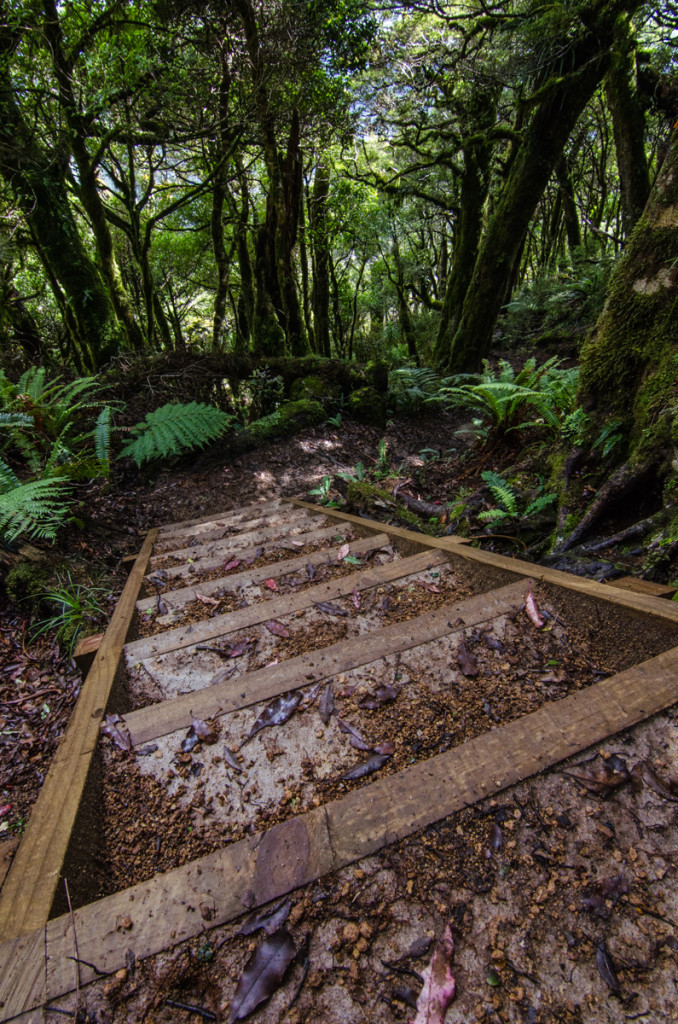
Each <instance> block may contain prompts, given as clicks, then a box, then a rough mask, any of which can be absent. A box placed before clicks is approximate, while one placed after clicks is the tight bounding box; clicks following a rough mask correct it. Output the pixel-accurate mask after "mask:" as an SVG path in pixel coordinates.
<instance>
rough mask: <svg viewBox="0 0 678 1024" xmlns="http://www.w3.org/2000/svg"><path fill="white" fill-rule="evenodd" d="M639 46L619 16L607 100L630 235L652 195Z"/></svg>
mask: <svg viewBox="0 0 678 1024" xmlns="http://www.w3.org/2000/svg"><path fill="white" fill-rule="evenodd" d="M636 78H637V75H636V46H635V38H634V33H633V28H632V25H631V19H630V18H629V16H628V15H627V14H623V15H620V17H619V18H618V20H617V24H616V26H615V45H614V49H613V53H612V60H611V62H610V68H609V70H608V72H607V75H606V78H605V98H606V100H607V105H608V107H609V110H610V113H611V114H612V128H613V132H614V146H615V152H616V155H617V169H618V171H619V182H620V185H621V201H622V226H623V229H624V235H626V236H628V235H629V234H630V233H631V230H632V228H633V225H634V224H635V223H636V221H637V220H638V218H639V217H640V215H641V213H642V212H643V208H644V206H645V203H646V202H647V198H648V196H649V194H650V172H649V169H648V166H647V157H646V154H645V115H644V113H643V108H642V106H641V102H640V99H639V96H638V86H637V81H636Z"/></svg>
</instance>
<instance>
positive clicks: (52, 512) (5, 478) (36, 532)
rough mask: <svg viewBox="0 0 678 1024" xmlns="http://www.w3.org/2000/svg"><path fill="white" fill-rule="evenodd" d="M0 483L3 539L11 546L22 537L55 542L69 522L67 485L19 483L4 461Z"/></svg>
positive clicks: (45, 481) (0, 532)
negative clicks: (60, 531)
mask: <svg viewBox="0 0 678 1024" xmlns="http://www.w3.org/2000/svg"><path fill="white" fill-rule="evenodd" d="M0 481H1V483H0V536H4V537H5V539H6V540H7V541H9V542H10V543H11V542H12V541H14V540H16V539H17V537H20V536H21V535H24V536H27V537H30V538H31V539H33V540H38V539H41V540H54V538H55V537H56V534H57V530H58V529H59V527H60V526H62V525H63V523H64V522H66V521H67V518H68V513H69V502H68V497H67V494H66V493H65V492H66V486H67V485H66V481H65V480H61V479H58V478H51V479H39V480H30V481H29V482H28V483H25V484H22V483H19V481H18V479H17V477H16V476H15V474H14V473H13V472H12V470H11V469H10V468H9V466H7V464H6V463H5V462H3V461H2V459H0Z"/></svg>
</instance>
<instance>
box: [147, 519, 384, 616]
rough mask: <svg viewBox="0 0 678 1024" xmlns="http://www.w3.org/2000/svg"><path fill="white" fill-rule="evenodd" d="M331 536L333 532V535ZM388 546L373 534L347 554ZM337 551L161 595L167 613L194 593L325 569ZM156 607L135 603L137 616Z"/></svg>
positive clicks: (152, 602) (351, 545) (149, 600)
mask: <svg viewBox="0 0 678 1024" xmlns="http://www.w3.org/2000/svg"><path fill="white" fill-rule="evenodd" d="M332 532H333V534H334V533H335V532H336V531H335V530H333V531H332ZM388 543H389V538H388V537H387V536H386V534H385V533H377V534H373V535H372V536H370V537H362V538H361V539H360V540H354V541H350V543H349V554H352V555H364V554H366V553H367V552H370V551H374V550H375V549H378V548H381V547H383V546H384V545H386V544H388ZM338 550H339V548H338V547H333V548H322V549H321V550H320V551H311V552H310V554H308V555H297V557H296V558H286V559H284V560H282V561H280V562H271V563H269V564H268V565H262V566H258V567H257V568H255V569H246V570H245V571H244V572H235V571H233V572H230V573H229V575H228V576H220V577H219V579H216V580H206V581H205V582H204V583H203V582H200V581H198V580H196V581H195V583H194V584H193V585H192V586H190V587H181V588H180V589H179V590H169V591H165V590H163V591H162V599H163V601H164V602H165V604H166V605H167V607H168V608H169V610H170V611H172V610H174V609H177V608H183V607H184V606H185V605H187V604H190V603H191V601H194V600H195V592H196V590H198V591H199V592H200V593H201V594H206V595H207V596H208V597H209V596H211V595H212V594H216V593H218V592H220V591H225V590H229V591H235V590H239V589H240V588H241V587H245V586H249V585H250V584H251V583H259V582H261V581H262V580H267V579H274V580H280V579H282V578H283V577H285V576H288V575H290V574H291V573H295V572H302V571H303V570H304V569H305V568H306V566H307V565H313V566H316V565H324V564H325V563H326V562H327V560H328V558H329V559H330V560H331V561H336V556H337V552H338ZM156 607H157V597H146V598H143V599H142V600H141V601H137V611H138V612H139V613H140V614H144V613H146V612H154V611H155V609H156Z"/></svg>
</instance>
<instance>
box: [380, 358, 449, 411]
mask: <svg viewBox="0 0 678 1024" xmlns="http://www.w3.org/2000/svg"><path fill="white" fill-rule="evenodd" d="M443 380H444V378H442V377H441V376H440V375H439V374H438V373H436V372H435V371H434V370H429V369H428V368H426V367H423V366H401V367H399V369H397V370H391V373H390V375H389V389H390V390H389V394H390V396H391V399H392V401H393V403H394V405H395V408H396V409H397V410H398V411H399V412H401V413H404V414H406V415H413V414H414V413H417V412H420V411H421V410H422V409H423V408H424V404H425V403H426V402H436V401H440V397H439V396H440V389H441V387H442V385H443Z"/></svg>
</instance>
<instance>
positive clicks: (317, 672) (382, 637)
mask: <svg viewBox="0 0 678 1024" xmlns="http://www.w3.org/2000/svg"><path fill="white" fill-rule="evenodd" d="M526 589H527V588H526V584H525V582H524V581H523V580H520V581H519V582H518V583H511V584H510V585H509V586H507V587H502V588H501V589H498V590H492V591H490V592H489V593H485V594H478V595H477V596H476V597H471V598H468V599H467V600H465V601H459V602H457V603H456V604H451V605H445V606H443V607H442V608H437V609H435V610H434V611H430V612H425V613H424V614H423V615H418V616H417V617H416V618H414V619H408V620H407V621H405V622H394V623H391V625H388V626H384V627H382V628H381V629H379V630H376V631H375V632H373V633H367V634H365V635H363V636H357V637H351V638H350V639H348V640H340V641H339V642H338V643H335V644H331V645H330V646H329V647H324V648H321V649H320V650H317V651H309V652H308V653H306V654H300V655H298V656H297V657H296V658H290V659H289V660H287V661H283V662H280V663H279V664H276V665H267V666H266V667H265V668H262V669H257V670H255V671H254V672H246V673H244V674H243V675H241V676H238V677H237V678H236V679H227V680H226V681H225V682H223V683H215V684H214V685H213V686H205V687H203V688H202V689H196V690H192V691H191V692H190V693H186V694H182V695H181V696H179V697H174V698H173V699H171V700H166V701H163V702H162V703H160V704H150V705H149V706H148V707H145V708H141V709H140V710H139V711H133V712H131V713H130V714H129V715H125V722H126V723H127V727H128V728H129V731H130V734H131V736H132V742H133V744H134V745H135V746H138V745H139V744H141V743H147V742H149V741H150V740H154V739H157V738H158V737H160V736H166V735H167V734H168V733H171V732H175V731H176V730H177V729H184V728H187V727H188V726H189V725H190V723H191V718H192V717H193V716H194V715H195V717H197V718H211V717H212V716H213V715H225V714H228V713H229V712H231V711H237V710H238V709H239V708H244V707H249V706H250V705H251V704H257V703H259V701H262V700H268V699H269V698H271V697H276V696H278V695H279V694H281V693H286V692H287V691H288V690H296V689H299V687H301V686H308V684H309V682H319V681H320V680H322V679H327V678H329V677H330V676H334V675H337V674H338V673H340V672H348V671H350V670H351V669H354V668H360V667H361V666H362V665H368V664H369V663H370V662H373V661H377V660H378V659H379V658H383V657H386V656H387V655H389V654H394V653H395V652H397V651H407V650H410V649H411V648H413V647H418V646H420V645H421V644H425V643H427V642H428V641H430V640H438V639H440V637H443V636H448V635H451V634H454V633H458V632H460V631H462V630H463V629H465V628H466V627H468V626H476V625H478V624H479V623H481V622H487V621H488V620H489V619H493V618H496V617H497V616H499V615H502V614H507V613H509V612H513V611H517V609H518V608H519V607H520V605H521V604H522V603H523V602H524V600H525V593H526ZM153 670H154V674H155V673H156V672H157V669H156V667H155V665H154V666H153ZM158 681H159V682H160V683H162V679H161V678H160V679H159V680H158Z"/></svg>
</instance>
